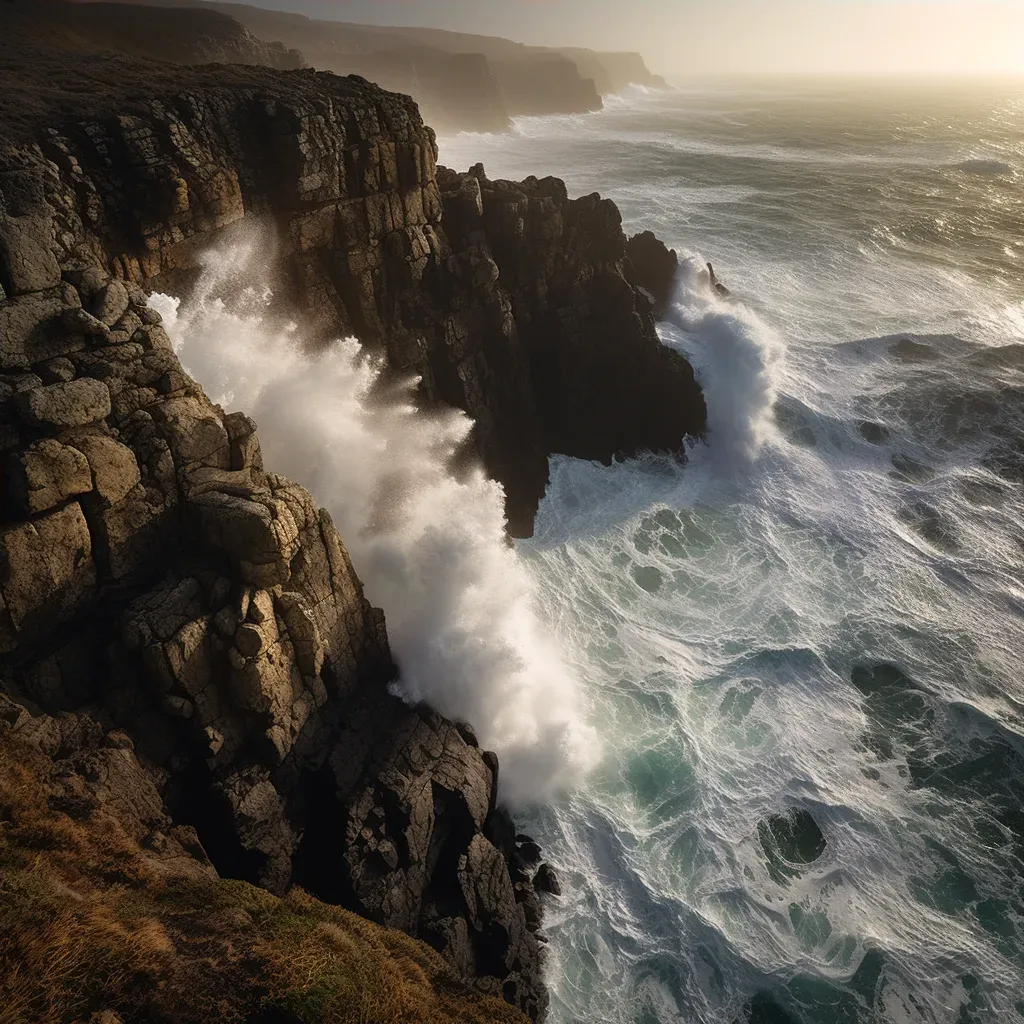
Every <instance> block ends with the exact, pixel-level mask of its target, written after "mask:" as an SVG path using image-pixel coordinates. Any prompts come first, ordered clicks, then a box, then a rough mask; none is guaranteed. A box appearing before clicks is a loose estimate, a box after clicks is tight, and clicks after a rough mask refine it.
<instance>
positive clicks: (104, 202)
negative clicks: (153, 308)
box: [8, 64, 706, 535]
mask: <svg viewBox="0 0 1024 1024" xmlns="http://www.w3.org/2000/svg"><path fill="white" fill-rule="evenodd" d="M104 71H105V69H104V68H103V67H102V66H95V65H92V66H90V85H91V87H92V88H94V89H95V88H96V87H97V83H99V84H100V85H102V84H104V83H103V75H104ZM109 72H110V76H111V80H112V81H111V85H112V86H113V84H114V82H115V81H116V80H117V79H118V78H121V79H123V78H125V77H127V69H124V68H121V67H119V66H118V65H116V64H113V65H111V66H110V69H109ZM68 73H70V71H69V72H68ZM172 83H173V78H172V77H171V76H170V75H165V76H159V75H152V76H150V77H148V78H147V79H146V80H145V81H139V82H133V85H134V89H133V96H135V97H136V99H134V101H133V104H132V107H131V108H130V109H128V108H125V107H124V106H123V104H122V105H120V106H114V107H110V108H109V109H105V107H107V106H109V104H107V103H105V102H94V103H93V104H92V110H91V111H90V112H89V114H88V115H86V111H85V109H84V108H85V106H86V104H84V103H83V104H82V108H80V109H76V106H75V102H76V101H75V100H74V99H73V98H72V100H71V102H69V103H68V104H67V106H66V109H65V110H64V111H63V112H62V113H61V115H60V117H59V119H58V121H59V125H58V124H55V125H54V133H53V134H52V135H50V136H49V138H48V139H47V140H46V142H45V149H46V151H47V154H48V155H49V156H50V157H51V159H52V161H53V164H52V165H51V166H53V168H54V171H53V173H54V174H56V175H57V176H58V177H59V178H60V179H61V187H62V188H63V189H65V190H72V189H73V190H74V191H75V193H76V195H77V197H78V198H77V199H76V202H77V203H78V204H79V205H80V206H81V207H83V208H84V209H85V211H86V213H87V218H86V222H85V223H86V227H87V231H86V236H85V237H86V239H87V241H86V242H84V243H82V244H85V245H86V246H87V248H88V251H89V252H90V253H91V254H92V258H94V259H96V260H106V261H108V263H109V265H110V266H111V267H115V268H117V269H118V273H119V274H121V275H123V276H125V277H126V278H128V279H131V280H133V281H136V282H138V283H140V284H143V285H145V286H147V287H154V288H157V289H160V290H165V291H170V292H172V293H178V294H182V293H183V292H185V291H187V289H188V288H189V286H190V283H191V281H192V279H193V277H194V274H195V272H196V267H197V253H198V252H199V251H201V248H202V247H203V246H205V245H209V244H212V243H213V242H214V241H215V240H216V239H217V238H218V237H220V233H221V232H223V230H224V229H226V228H227V227H229V226H230V225H232V224H236V223H239V222H242V221H244V220H246V219H248V220H250V221H253V220H256V219H257V218H261V217H262V218H264V219H265V220H270V221H272V222H274V223H275V224H276V226H277V242H276V245H277V263H278V267H279V272H280V274H281V276H282V278H283V282H282V287H281V288H280V292H281V294H282V295H283V296H287V297H288V298H290V299H291V300H292V301H293V302H294V303H295V304H296V305H297V306H299V307H300V309H301V311H302V313H303V315H304V323H306V324H307V325H309V326H310V327H311V328H313V329H315V330H318V331H319V332H320V333H321V334H323V335H326V336H330V335H334V336H336V335H339V334H354V335H356V336H357V337H359V338H360V339H361V340H362V341H363V342H364V343H367V344H377V345H382V346H384V347H385V348H386V349H387V353H388V356H389V360H390V362H391V364H392V366H394V367H395V368H396V369H398V370H401V371H407V372H410V373H415V374H417V375H418V376H420V377H421V378H422V383H421V386H420V388H421V393H422V394H423V396H424V398H425V399H426V400H428V401H443V402H446V403H448V404H450V405H454V406H456V407H458V408H461V409H464V410H465V411H466V412H467V413H469V415H470V416H471V417H472V418H473V419H474V421H475V423H476V430H475V443H476V448H477V451H478V453H479V454H480V456H481V458H482V459H483V463H484V465H485V467H486V469H487V470H488V472H489V473H490V475H491V476H493V477H494V478H496V479H498V480H500V481H501V482H502V483H503V484H504V485H505V488H506V493H507V495H508V513H509V521H510V529H511V532H512V533H513V534H514V535H528V534H529V533H530V532H531V529H532V520H533V515H534V512H535V510H536V508H537V504H538V502H539V500H540V498H541V497H542V495H543V493H544V489H545V486H546V481H547V458H548V455H549V454H551V453H553V452H559V453H563V454H567V455H573V456H577V457H581V458H588V459H602V460H605V461H607V460H610V459H612V458H613V457H615V456H617V455H631V454H635V453H636V452H639V451H642V450H646V449H653V450H668V451H678V450H679V449H680V448H681V447H682V442H683V438H684V436H686V435H695V434H699V433H700V432H702V431H703V429H704V424H705V418H706V416H705V408H704V402H703V398H702V396H701V392H700V389H699V388H698V387H697V385H696V383H695V381H694V377H693V373H692V370H691V368H690V367H689V364H688V363H687V362H686V361H685V360H684V359H683V358H682V357H681V356H678V355H677V354H676V353H674V352H672V351H670V350H669V349H667V348H665V347H664V346H662V345H661V344H660V342H659V340H658V337H657V333H656V331H655V322H654V316H653V313H654V309H653V308H652V305H651V303H650V301H649V299H648V298H646V297H645V296H644V294H643V293H642V292H641V291H640V290H639V289H638V288H636V287H633V286H632V285H631V284H630V278H631V277H632V270H631V267H630V263H629V257H628V255H627V251H626V238H625V235H624V234H623V232H622V227H621V220H620V217H619V214H618V211H617V210H616V208H615V206H614V204H613V203H611V202H607V201H602V200H601V199H600V198H599V197H598V196H596V195H595V196H588V197H583V198H580V199H576V200H569V199H568V197H567V195H566V191H565V187H564V185H563V184H562V183H561V182H558V181H557V180H555V179H543V180H542V181H536V180H534V179H529V180H528V181H526V182H522V183H518V184H515V183H509V182H490V181H488V180H487V178H486V176H485V175H484V173H483V170H482V169H477V170H476V171H474V172H472V173H471V174H469V175H466V176H463V177H459V176H457V175H453V174H451V173H450V172H444V173H439V172H438V170H437V168H436V163H435V161H436V146H435V143H434V139H433V134H432V132H431V131H430V129H428V128H425V127H424V126H423V124H422V121H421V120H420V117H419V114H418V112H417V110H416V108H415V106H414V105H413V104H412V102H411V101H410V100H408V99H407V98H404V97H399V96H394V95H390V94H385V93H382V92H380V91H376V92H374V91H373V90H372V89H370V88H369V87H368V86H367V85H366V84H365V83H360V82H358V81H356V80H354V79H339V78H337V77H335V76H332V75H325V74H314V73H312V72H300V73H296V74H292V75H290V76H288V77H286V78H276V79H275V78H272V77H270V76H268V75H267V73H266V72H260V71H259V69H249V70H248V71H247V72H246V71H244V69H240V68H231V69H227V68H225V69H224V70H223V72H221V73H216V72H213V71H211V70H209V69H205V68H204V69H197V72H196V80H195V85H194V86H193V88H192V91H191V92H190V93H189V94H188V95H187V96H184V95H181V94H180V93H176V92H175V91H174V85H173V84H172ZM23 84H24V83H23ZM40 95H42V96H43V97H44V98H45V96H46V85H45V83H43V82H41V83H39V90H38V93H34V94H33V97H32V98H29V97H26V98H25V103H26V104H30V103H32V102H35V103H37V104H38V103H39V97H40ZM371 96H372V97H374V99H373V101H372V103H368V102H367V101H366V98H367V97H371ZM15 99H16V97H15ZM78 102H81V101H78ZM87 116H88V120H86V121H83V118H86V117H87ZM112 154H113V155H114V156H116V160H117V166H118V174H117V175H111V174H110V172H109V169H108V166H109V162H110V160H111V159H112ZM58 233H59V232H58ZM37 237H38V236H37ZM55 237H56V236H55ZM70 255H71V254H70V253H69V258H70ZM76 258H77V257H76ZM50 270H51V271H52V268H50ZM44 294H45V293H44ZM53 294H54V293H52V292H51V293H50V295H49V296H48V297H47V298H46V299H45V300H44V299H39V300H38V301H52V297H53ZM8 315H9V316H16V315H20V314H17V313H10V314H8ZM96 329H101V328H96ZM34 344H36V345H37V346H38V345H41V344H42V341H41V340H39V341H38V342H35V343H34ZM36 351H37V352H38V351H41V349H39V348H38V347H37V349H36ZM54 354H57V353H54ZM22 364H24V360H22Z"/></svg>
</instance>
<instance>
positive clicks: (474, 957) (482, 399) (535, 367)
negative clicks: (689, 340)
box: [0, 46, 704, 1018]
mask: <svg viewBox="0 0 1024 1024" xmlns="http://www.w3.org/2000/svg"><path fill="white" fill-rule="evenodd" d="M48 62H49V63H48ZM54 62H57V63H58V64H59V67H60V72H61V73H60V79H59V81H58V80H57V79H55V77H54V75H53V73H52V70H53V66H54ZM0 76H2V79H3V81H2V88H0V97H2V98H0V129H2V131H3V134H4V135H5V136H6V141H5V142H4V143H3V145H2V146H0V461H2V472H3V490H2V503H0V684H2V689H3V690H4V691H6V692H7V693H8V694H9V695H11V696H13V697H15V698H16V699H17V700H18V701H19V702H20V703H21V704H22V705H23V706H24V707H26V708H28V709H29V710H30V711H31V712H33V713H35V714H37V715H38V714H39V713H42V712H46V713H48V714H51V715H52V714H65V715H66V714H69V713H73V712H74V713H78V712H81V711H82V710H83V709H85V710H87V712H88V715H89V717H90V719H91V720H94V721H96V722H98V723H100V725H101V727H102V728H103V729H104V730H107V731H109V730H111V729H119V730H121V731H123V732H124V733H125V734H126V735H127V736H128V737H129V738H130V739H131V741H132V744H133V746H134V750H135V751H136V753H137V755H138V757H139V759H140V761H141V762H142V763H144V764H145V765H146V766H147V769H148V770H149V771H150V772H151V773H152V778H153V779H154V780H155V785H156V786H157V788H158V791H159V794H160V798H161V799H162V800H163V802H164V806H165V808H166V811H167V813H169V814H170V815H171V816H172V817H173V819H174V820H175V821H176V822H178V823H179V824H182V825H190V826H192V827H194V828H195V829H196V831H197V834H198V836H199V839H200V841H201V842H202V845H203V847H204V848H205V849H206V851H207V853H208V854H209V855H210V857H211V858H212V861H213V863H214V865H215V866H216V867H217V868H218V869H219V870H220V871H221V873H223V874H227V875H230V876H233V877H239V878H243V879H246V880H248V881H251V882H255V883H258V884H259V885H262V886H264V887H266V888H267V889H269V890H272V891H275V892H277V891H284V890H285V889H286V888H287V887H288V886H289V885H290V884H291V883H292V882H295V881H298V882H300V883H301V884H302V885H303V887H304V888H306V889H307V890H309V891H311V892H313V893H314V894H317V895H321V896H323V897H324V898H326V899H328V900H331V901H336V902H339V903H341V904H343V905H345V906H347V907H349V908H351V909H354V910H357V911H358V912H360V913H362V914H364V915H366V916H368V917H371V918H373V919H374V920H376V921H379V922H381V923H383V924H387V925H391V926H394V927H397V928H401V929H403V930H404V931H407V932H409V933H410V934H413V935H416V936H419V937H420V938H422V939H424V940H425V941H426V942H428V943H429V944H431V945H432V946H433V947H434V948H435V949H436V950H438V951H440V952H441V953H442V954H443V955H444V957H445V958H446V959H447V961H448V962H449V963H450V964H452V965H454V966H455V967H456V968H457V969H458V971H460V972H461V973H462V974H463V975H464V976H466V977H468V978H471V979H473V984H474V985H475V986H476V987H477V989H478V990H480V991H483V992H485V993H491V994H498V995H501V996H503V997H504V998H505V999H506V1000H507V1001H509V1002H511V1003H513V1004H515V1005H516V1006H518V1007H520V1008H521V1009H522V1010H523V1011H525V1012H526V1013H527V1014H529V1015H530V1016H531V1017H534V1018H537V1017H539V1016H540V1015H541V1014H542V1013H543V1008H544V1006H545V999H546V997H545V994H544V990H543V986H542V983H541V980H540V955H539V945H538V941H539V940H538V928H539V919H540V910H539V903H538V899H537V896H536V892H535V888H534V885H533V884H532V878H533V872H534V864H533V863H531V860H532V857H531V856H530V854H529V853H528V850H530V849H531V848H532V847H527V846H525V845H523V844H522V843H521V842H519V841H517V838H516V834H515V829H514V827H513V826H512V823H511V821H510V820H509V819H508V816H507V815H506V814H504V812H502V811H501V810H500V809H499V808H497V807H496V806H495V796H496V787H497V772H498V766H497V759H496V758H495V757H494V755H493V754H491V753H488V752H485V751H481V750H480V749H479V747H478V745H477V743H476V740H475V738H474V737H473V734H472V731H471V729H470V727H469V726H466V725H463V724H459V723H452V722H449V721H446V720H444V719H443V718H441V717H440V716H438V715H436V714H434V713H433V712H431V711H430V710H428V709H425V708H410V707H407V706H406V705H404V704H402V703H401V702H400V701H398V700H397V699H396V698H394V697H392V696H390V695H389V693H388V691H387V689H386V684H387V683H388V682H389V681H390V680H391V679H392V678H393V675H394V669H393V666H392V664H391V659H390V656H389V653H388V645H387V637H386V631H385V626H384V619H383V615H382V613H381V612H380V611H379V610H377V609H374V608H372V607H371V606H370V605H369V604H368V602H367V601H366V599H365V598H364V596H363V592H362V586H361V584H360V581H359V580H358V578H357V577H356V575H355V573H354V571H353V569H352V566H351V563H350V562H349V559H348V556H347V554H346V551H345V547H344V543H343V541H342V539H341V538H340V537H339V535H338V533H337V531H336V530H335V528H334V526H333V524H332V523H331V520H330V517H329V516H328V515H327V514H326V513H325V512H323V511H322V510H320V509H318V508H317V505H316V503H315V501H314V500H313V498H312V497H311V496H310V495H309V494H308V493H307V492H306V491H305V490H303V489H302V488H301V487H298V486H296V485H295V484H293V483H291V482H289V481H288V480H286V479H284V478H283V477H281V476H279V475H277V474H275V473H273V472H270V471H268V467H265V466H264V465H263V461H262V457H261V455H260V447H259V442H258V438H257V434H256V425H255V424H254V423H252V421H250V420H249V419H248V418H247V417H246V416H244V415H242V414H240V413H237V412H225V411H224V410H222V409H220V408H218V407H216V406H214V405H212V404H211V403H210V402H209V400H208V399H207V398H206V396H205V395H204V394H203V392H202V390H201V388H200V387H199V386H198V385H197V384H196V383H195V382H194V381H193V380H191V379H190V378H189V377H188V375H187V374H186V373H185V372H184V371H183V370H182V367H181V366H180V364H179V363H178V360H177V358H176V356H175V354H174V352H173V351H172V350H171V347H170V345H169V342H168V339H167V335H166V334H165V332H164V331H163V330H162V328H161V326H160V323H159V317H158V316H157V315H156V314H155V312H154V311H153V310H151V309H150V308H149V307H148V306H147V304H146V295H145V293H146V290H147V289H150V288H155V287H159V288H162V289H168V290H171V291H175V292H177V293H178V294H181V293H183V291H184V290H185V289H187V287H188V286H189V282H190V281H191V280H192V278H193V277H194V275H195V272H196V268H197V254H198V253H199V252H200V251H202V250H203V249H204V248H206V247H207V246H209V245H211V244H212V243H214V242H215V241H216V240H218V239H219V238H221V237H223V235H224V234H225V233H226V232H229V231H230V230H231V229H232V227H233V226H234V225H236V224H238V223H240V222H243V221H247V220H258V221H260V222H262V223H264V224H270V225H272V226H273V228H274V229H275V231H276V235H277V237H278V240H279V244H278V251H277V253H276V264H277V269H278V274H279V282H280V289H281V294H282V296H283V297H285V298H287V299H288V300H289V301H290V302H291V303H292V304H293V305H294V306H297V307H298V308H299V309H300V310H301V311H302V312H303V314H304V315H305V316H306V317H307V318H309V319H310V320H316V322H318V324H319V328H320V331H321V333H323V334H325V335H329V334H338V333H354V334H356V335H358V336H360V337H361V338H362V339H364V340H365V341H366V342H368V343H376V344H378V345H381V346H383V347H384V348H385V349H386V351H387V353H388V355H389V357H390V360H391V363H392V364H393V365H394V366H395V367H396V368H399V369H402V370H414V371H416V372H418V373H420V374H421V375H422V377H423V394H424V398H425V399H426V400H439V401H447V402H450V403H452V404H455V405H458V406H460V407H461V408H464V409H466V410H467V411H468V412H469V413H470V414H471V415H473V416H475V417H476V418H477V420H478V424H479V429H478V433H477V438H476V443H477V445H478V450H479V451H480V453H481V455H482V456H483V458H484V461H485V464H486V466H487V467H488V469H489V470H490V471H491V473H492V474H494V475H495V476H497V477H498V478H499V479H501V480H502V481H503V482H505V483H506V486H507V487H508V488H509V492H510V495H511V502H510V510H511V514H512V521H513V525H514V526H515V527H517V528H518V529H519V531H520V532H527V531H528V529H529V526H530V523H531V521H532V513H533V510H534V509H535V507H536V502H537V500H538V499H539V497H540V495H541V494H542V493H543V489H544V485H545V481H546V458H547V454H548V453H549V452H551V451H565V452H568V453H570V454H580V455H584V456H586V457H592V458H610V457H611V456H612V455H614V454H616V453H618V452H629V451H635V450H638V449H640V448H647V447H651V448H671V449H677V448H678V447H679V445H680V443H681V441H682V438H683V435H684V434H685V433H688V432H697V431H699V430H700V429H702V427H703V422H704V407H703V400H702V398H701V395H700V392H699V389H698V388H697V387H696V384H695V383H694V381H693V375H692V371H691V370H690V368H689V366H688V364H686V362H685V361H684V360H683V359H682V358H681V357H679V356H677V355H675V354H674V353H672V352H670V351H669V350H667V349H665V348H663V347H662V346H660V345H659V343H658V341H657V336H656V334H655V332H654V320H653V317H652V313H651V303H650V301H649V300H648V299H646V298H645V297H644V295H643V293H642V292H641V291H640V290H639V289H638V288H636V287H634V286H633V285H631V284H630V283H629V281H628V280H627V278H628V276H629V274H632V273H634V272H633V271H632V270H631V269H630V267H629V266H628V260H627V257H626V248H625V247H626V239H625V237H624V236H623V234H622V230H621V226H620V223H619V217H618V213H617V211H616V210H615V208H614V206H613V205H612V204H611V203H608V202H606V201H602V200H600V198H599V197H596V196H591V197H586V198H584V199H580V200H575V201H570V200H569V199H568V198H567V197H566V194H565V189H564V186H563V185H562V184H561V183H560V182H557V181H555V180H554V179H544V180H542V181H537V180H535V179H528V180H527V181H526V182H523V183H520V184H513V183H508V182H490V181H488V180H487V179H486V177H485V175H484V173H483V170H482V168H475V169H474V170H472V171H471V172H470V173H468V174H465V175H459V174H455V173H454V172H447V171H441V170H439V169H438V168H437V167H436V165H435V160H436V149H435V145H434V140H433V135H432V133H431V132H430V130H429V129H427V128H425V127H424V126H423V124H422V121H421V120H420V117H419V114H418V112H417V110H416V108H415V106H414V105H413V103H412V102H411V101H410V100H408V99H407V98H405V97H401V96H396V95H392V94H388V93H385V92H383V91H382V90H380V89H378V88H376V87H373V86H370V85H369V84H368V83H366V82H364V81H362V80H356V79H340V78H337V77H335V76H332V75H328V74H316V73H313V72H292V73H288V74H281V73H275V72H271V71H266V70H262V69H257V68H248V69H246V68H239V67H232V68H221V69H215V68H199V69H196V70H195V71H194V72H190V73H189V74H188V77H187V78H185V77H184V76H183V73H181V72H175V71H174V70H173V69H172V68H171V67H170V66H168V65H165V66H155V65H154V66H149V65H141V64H137V63H134V62H131V61H128V60H124V59H110V60H100V59H96V58H92V59H90V60H89V61H88V66H87V68H86V67H85V66H84V65H82V66H78V65H76V63H75V62H74V61H73V60H72V59H70V58H68V57H67V56H66V55H63V54H62V55H60V56H59V57H56V58H54V57H52V56H48V55H47V54H37V55H35V57H34V59H33V60H31V61H28V62H26V61H25V60H24V55H23V54H14V55H12V54H11V53H10V52H6V53H5V52H4V50H3V47H2V46H0ZM19 714H20V712H19Z"/></svg>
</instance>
